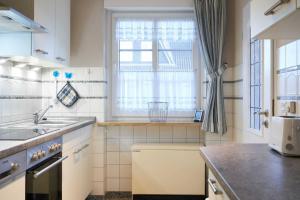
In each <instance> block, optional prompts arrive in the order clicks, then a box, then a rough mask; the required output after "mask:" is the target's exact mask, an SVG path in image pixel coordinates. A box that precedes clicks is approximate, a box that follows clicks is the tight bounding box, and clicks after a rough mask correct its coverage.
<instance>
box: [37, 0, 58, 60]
mask: <svg viewBox="0 0 300 200" xmlns="http://www.w3.org/2000/svg"><path fill="white" fill-rule="evenodd" d="M55 9H56V7H55V1H45V0H34V21H36V22H38V23H39V24H42V25H43V26H44V27H46V28H47V33H34V34H33V37H32V55H33V56H35V57H38V58H42V59H47V60H52V59H53V57H54V44H55V43H54V41H55Z"/></svg>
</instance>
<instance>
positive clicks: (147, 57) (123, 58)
mask: <svg viewBox="0 0 300 200" xmlns="http://www.w3.org/2000/svg"><path fill="white" fill-rule="evenodd" d="M119 62H120V63H119V65H120V70H121V71H145V70H147V71H149V70H151V71H152V52H151V51H120V61H119Z"/></svg>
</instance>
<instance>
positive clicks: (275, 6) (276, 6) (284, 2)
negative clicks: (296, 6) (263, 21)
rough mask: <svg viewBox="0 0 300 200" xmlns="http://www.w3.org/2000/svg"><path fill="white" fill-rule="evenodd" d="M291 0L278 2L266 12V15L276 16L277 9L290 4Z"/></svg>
mask: <svg viewBox="0 0 300 200" xmlns="http://www.w3.org/2000/svg"><path fill="white" fill-rule="evenodd" d="M289 2H290V0H279V1H277V2H276V3H275V4H274V5H273V6H272V7H271V8H269V9H268V10H267V11H266V12H265V15H266V16H269V15H274V14H275V11H274V10H275V9H276V8H278V7H279V6H281V5H283V4H286V3H289Z"/></svg>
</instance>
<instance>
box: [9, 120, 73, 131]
mask: <svg viewBox="0 0 300 200" xmlns="http://www.w3.org/2000/svg"><path fill="white" fill-rule="evenodd" d="M76 123H78V121H76V120H71V119H47V120H42V121H40V122H39V123H38V124H34V123H33V122H25V123H20V124H10V125H7V126H5V128H14V129H54V128H63V127H66V126H70V125H72V124H76Z"/></svg>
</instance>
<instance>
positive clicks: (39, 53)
mask: <svg viewBox="0 0 300 200" xmlns="http://www.w3.org/2000/svg"><path fill="white" fill-rule="evenodd" d="M16 2H18V4H14V3H13V2H11V6H12V7H22V8H27V7H28V8H27V9H22V12H23V13H29V14H28V15H30V16H31V17H33V19H34V21H36V22H38V23H39V24H41V25H43V26H44V27H45V28H46V30H47V32H46V33H23V32H22V33H20V32H15V33H1V34H0V43H1V45H0V56H3V57H13V56H25V57H29V56H34V57H37V58H40V59H41V60H42V61H50V62H52V63H60V64H64V65H68V64H69V59H70V15H71V12H70V9H71V1H70V0H51V1H49V0H27V1H24V2H23V1H22V3H20V1H16ZM19 4H21V6H20V5H19ZM27 4H30V5H32V7H30V6H26V5H27Z"/></svg>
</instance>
